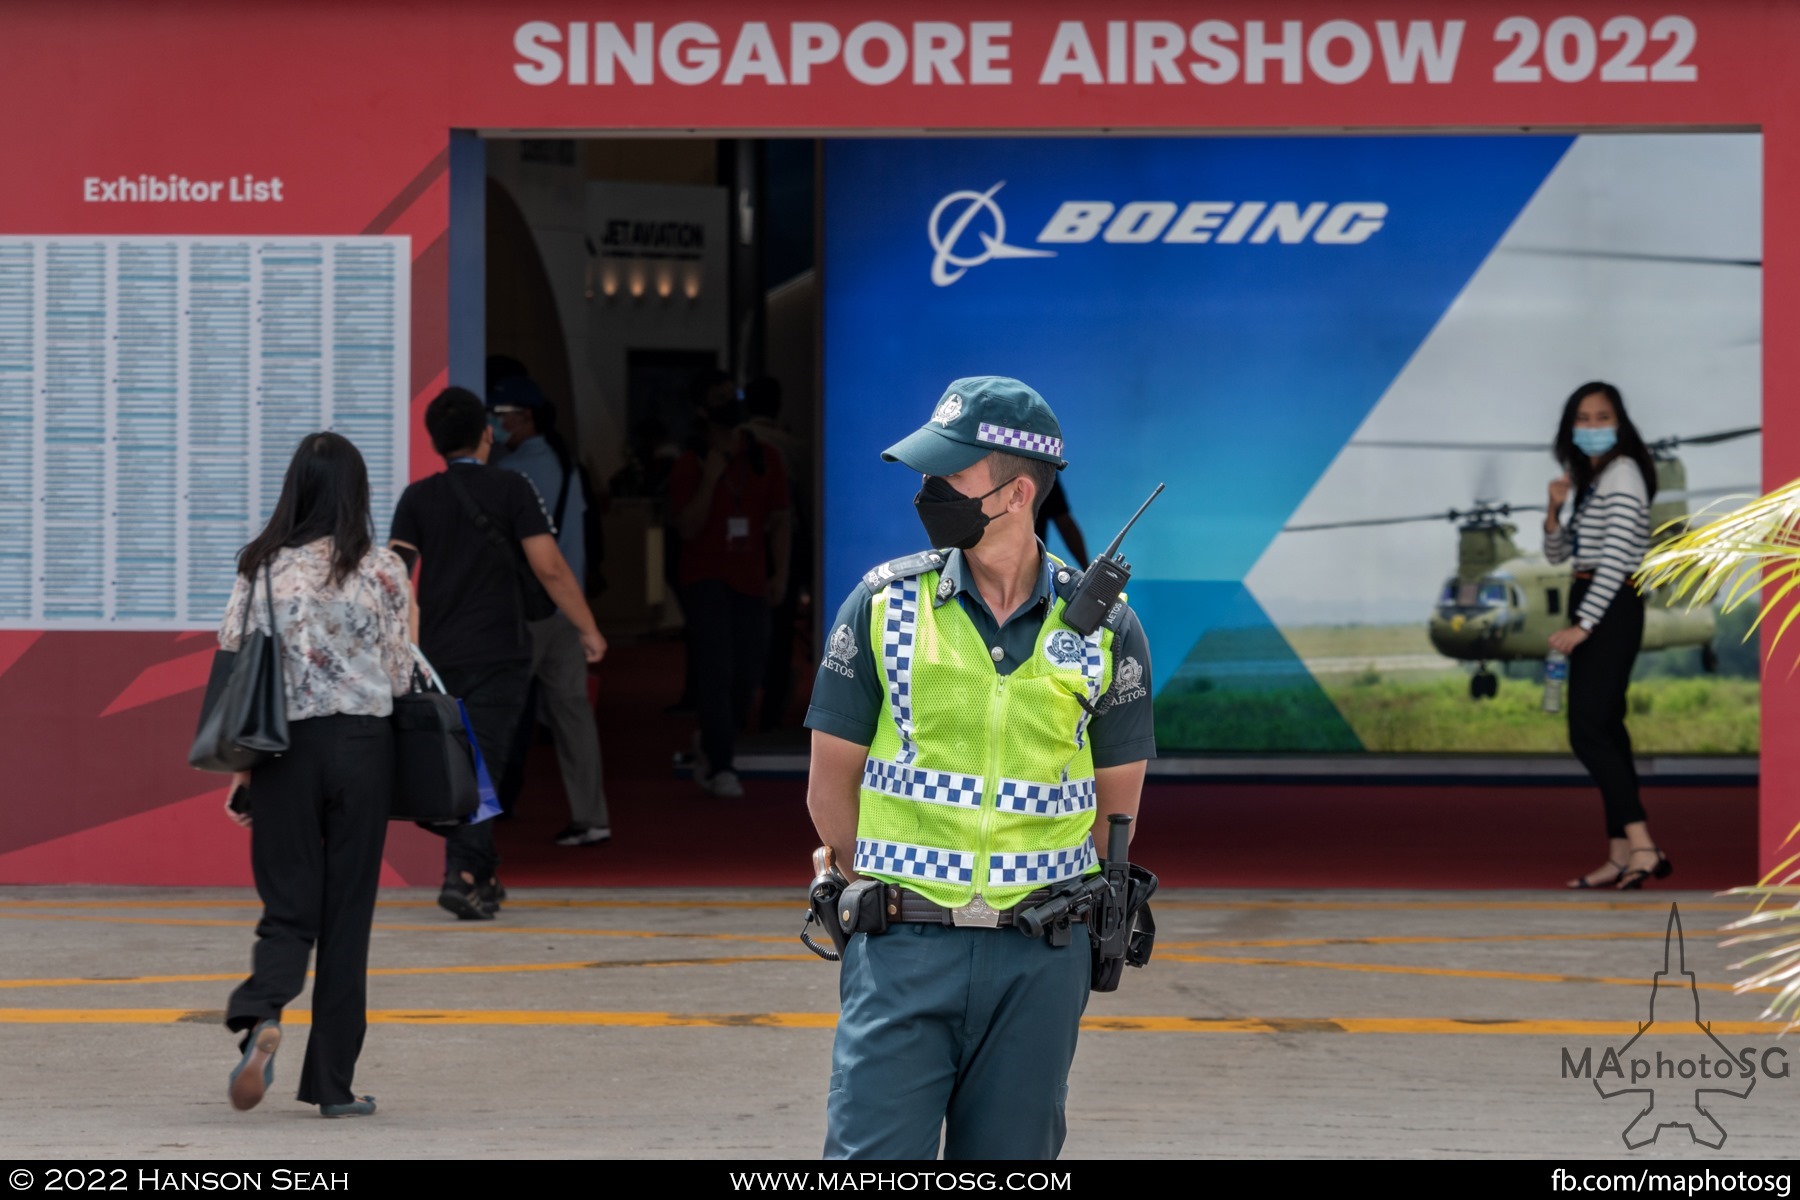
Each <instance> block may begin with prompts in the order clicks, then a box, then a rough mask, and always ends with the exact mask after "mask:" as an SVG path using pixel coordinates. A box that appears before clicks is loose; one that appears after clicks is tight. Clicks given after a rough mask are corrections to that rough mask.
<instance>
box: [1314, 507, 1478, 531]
mask: <svg viewBox="0 0 1800 1200" xmlns="http://www.w3.org/2000/svg"><path fill="white" fill-rule="evenodd" d="M1457 515H1458V514H1457V512H1456V510H1455V509H1451V510H1450V511H1448V512H1436V513H1425V514H1424V515H1422V516H1417V517H1371V518H1369V519H1368V520H1363V521H1321V522H1319V523H1318V524H1315V525H1286V526H1283V527H1282V530H1281V532H1283V533H1312V532H1314V531H1316V530H1320V529H1361V528H1365V527H1367V526H1371V525H1407V524H1410V523H1412V522H1414V521H1454V520H1456V518H1457Z"/></svg>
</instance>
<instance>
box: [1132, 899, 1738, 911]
mask: <svg viewBox="0 0 1800 1200" xmlns="http://www.w3.org/2000/svg"><path fill="white" fill-rule="evenodd" d="M1751 906H1752V902H1751V901H1748V900H1745V901H1741V902H1738V903H1724V902H1719V901H1712V900H1692V901H1683V902H1682V903H1681V907H1682V908H1683V909H1684V910H1691V911H1696V912H1743V911H1745V910H1747V909H1749V908H1750V907H1751ZM1156 907H1157V908H1158V909H1163V908H1171V909H1258V910H1261V909H1277V910H1286V909H1295V910H1299V911H1304V912H1400V911H1408V910H1415V911H1422V912H1439V911H1458V912H1462V911H1494V912H1501V911H1508V910H1518V911H1528V912H1570V911H1577V910H1578V911H1582V912H1594V911H1596V910H1597V911H1601V912H1633V913H1644V912H1663V913H1666V912H1668V911H1669V906H1668V904H1667V903H1665V902H1662V901H1657V900H1652V901H1648V902H1646V901H1633V900H1173V899H1170V900H1158V901H1157V902H1156Z"/></svg>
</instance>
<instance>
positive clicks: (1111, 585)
mask: <svg viewBox="0 0 1800 1200" xmlns="http://www.w3.org/2000/svg"><path fill="white" fill-rule="evenodd" d="M1164 486H1165V485H1164V484H1160V483H1159V484H1157V485H1156V490H1155V491H1154V492H1151V493H1150V500H1154V499H1156V498H1157V497H1158V496H1160V495H1162V490H1163V487H1164ZM1150 500H1146V501H1144V502H1143V504H1141V505H1139V506H1138V510H1137V512H1135V513H1133V514H1132V517H1131V520H1129V521H1127V522H1125V528H1123V529H1121V530H1119V536H1118V537H1116V538H1114V539H1113V540H1112V545H1110V546H1108V547H1107V548H1106V549H1105V550H1103V551H1102V552H1101V554H1100V557H1098V558H1096V559H1095V560H1094V561H1093V563H1092V564H1091V565H1090V566H1089V567H1088V569H1087V573H1086V574H1084V575H1083V576H1082V577H1081V582H1080V583H1078V584H1076V585H1075V594H1074V595H1073V596H1071V597H1069V602H1068V604H1067V605H1065V606H1064V607H1063V615H1062V619H1063V624H1064V625H1067V626H1068V627H1069V628H1070V629H1073V630H1074V631H1075V632H1076V633H1079V634H1080V635H1081V636H1082V637H1087V636H1088V635H1089V634H1091V633H1093V632H1094V630H1096V629H1098V628H1100V623H1101V622H1102V621H1104V620H1106V614H1107V613H1108V612H1110V611H1111V610H1112V606H1113V605H1115V604H1117V603H1118V602H1119V595H1120V593H1122V592H1123V591H1124V590H1125V584H1126V583H1127V582H1129V581H1130V579H1131V564H1130V563H1128V562H1126V561H1125V559H1124V558H1123V557H1122V556H1120V554H1119V543H1120V542H1123V541H1124V540H1125V535H1126V534H1128V533H1130V532H1131V527H1132V526H1133V525H1136V524H1137V519H1138V518H1139V517H1141V516H1143V515H1144V510H1145V509H1146V508H1149V507H1150Z"/></svg>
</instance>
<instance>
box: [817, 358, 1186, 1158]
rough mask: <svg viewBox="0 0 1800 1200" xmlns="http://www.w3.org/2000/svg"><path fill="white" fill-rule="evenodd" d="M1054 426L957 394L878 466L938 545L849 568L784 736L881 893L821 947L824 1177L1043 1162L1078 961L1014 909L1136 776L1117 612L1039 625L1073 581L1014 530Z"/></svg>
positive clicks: (1142, 661)
mask: <svg viewBox="0 0 1800 1200" xmlns="http://www.w3.org/2000/svg"><path fill="white" fill-rule="evenodd" d="M1062 450H1063V443H1062V428H1061V426H1060V425H1059V424H1058V423H1057V420H1056V416H1055V414H1054V413H1052V412H1051V411H1050V406H1049V405H1048V404H1046V403H1045V402H1044V399H1043V397H1042V396H1040V395H1038V393H1037V392H1035V391H1034V390H1032V389H1031V388H1030V387H1027V386H1026V385H1025V384H1023V383H1021V382H1019V381H1018V380H1016V379H1006V378H1000V377H996V376H982V377H977V378H971V379H959V380H956V381H955V382H954V383H952V384H951V385H950V387H949V390H948V391H946V392H945V393H944V396H943V398H942V399H941V400H939V401H938V404H937V407H936V409H935V410H934V411H933V412H932V414H931V419H930V420H929V421H928V422H927V423H926V424H925V425H924V426H923V427H922V428H920V429H919V430H917V431H916V432H914V433H912V434H911V435H909V436H908V437H906V438H905V439H903V440H902V441H900V442H899V443H898V444H896V445H894V446H892V447H890V448H889V449H888V450H887V451H885V452H884V453H883V454H882V458H884V459H886V460H887V461H889V462H896V461H897V462H901V463H904V464H906V465H907V466H908V467H911V468H912V469H913V470H915V471H918V472H920V473H921V474H922V475H924V476H925V480H924V485H923V487H921V488H920V490H919V493H918V495H917V496H915V497H914V500H913V503H914V505H915V506H916V507H917V509H918V512H919V519H920V520H921V522H923V524H924V526H925V533H926V536H927V538H928V539H929V540H930V544H931V545H932V546H934V547H937V549H935V550H928V551H924V552H921V553H918V554H914V555H911V556H909V557H906V558H900V559H895V560H893V561H891V562H888V563H884V564H882V565H881V566H878V567H876V568H874V569H873V570H871V571H870V572H869V573H868V574H867V575H865V576H864V577H863V580H862V582H861V583H860V584H859V585H858V586H857V587H856V588H854V589H853V590H852V591H851V593H850V597H849V599H847V600H846V601H845V602H844V604H843V607H842V608H841V609H840V610H839V612H838V617H837V620H836V622H835V623H834V625H833V632H832V633H831V635H830V637H829V639H828V641H827V648H826V655H825V658H824V661H823V662H822V664H821V666H820V670H819V676H818V682H817V684H816V686H815V688H814V691H813V701H812V707H811V709H810V710H809V711H808V713H807V716H806V724H807V726H808V728H810V729H811V730H812V731H813V741H812V770H811V777H810V780H809V783H808V790H807V806H808V808H809V809H810V810H811V813H812V818H813V823H814V825H815V826H816V827H817V829H818V831H819V836H820V838H821V840H822V841H823V842H824V844H825V845H827V846H830V847H832V848H833V849H834V851H835V852H836V855H837V858H838V861H839V863H840V864H842V865H843V866H844V867H845V868H846V869H845V874H846V876H848V877H849V878H850V879H852V880H854V879H856V878H857V877H859V876H860V877H863V878H873V879H876V880H880V881H882V882H883V883H884V884H887V885H894V887H892V888H889V889H884V890H883V891H882V892H881V893H880V895H881V897H882V907H883V908H884V909H885V910H886V911H887V913H888V914H889V915H888V916H887V917H886V918H885V919H886V921H887V922H888V928H887V929H886V930H885V932H881V933H878V934H876V933H866V932H858V933H855V934H854V935H853V936H851V937H850V939H849V941H848V943H847V944H846V945H845V947H844V952H843V964H842V968H841V975H840V981H839V992H840V997H841V1001H842V1010H843V1011H842V1016H841V1018H840V1020H839V1022H838V1028H837V1040H836V1043H835V1044H834V1046H833V1049H832V1072H831V1092H830V1097H829V1099H828V1101H827V1108H828V1115H827V1125H828V1128H827V1133H826V1140H825V1155H826V1157H827V1158H913V1159H918V1158H934V1157H936V1155H937V1153H938V1149H939V1138H940V1134H941V1135H942V1138H943V1152H944V1156H945V1157H946V1158H953V1159H964V1158H1012V1159H1044V1158H1054V1157H1056V1155H1057V1153H1058V1152H1059V1151H1060V1150H1061V1148H1062V1144H1063V1137H1064V1134H1065V1132H1066V1124H1065V1121H1064V1100H1065V1096H1066V1093H1067V1090H1068V1089H1067V1080H1068V1075H1069V1065H1070V1063H1071V1061H1072V1060H1073V1059H1074V1056H1075V1038H1076V1033H1077V1030H1078V1028H1079V1025H1080V1022H1081V1014H1082V1012H1083V1010H1084V1009H1085V1008H1086V1007H1087V997H1088V990H1089V976H1090V956H1089V951H1088V939H1087V938H1086V937H1085V936H1081V935H1082V934H1083V933H1084V932H1085V930H1083V929H1082V928H1081V927H1079V926H1077V927H1076V929H1075V934H1076V937H1075V939H1074V941H1073V944H1065V945H1055V944H1053V943H1052V941H1051V939H1048V938H1030V937H1026V936H1025V935H1024V933H1023V932H1022V931H1021V930H1020V929H1018V928H1016V927H1015V926H1014V924H1013V920H1012V918H1013V915H1014V912H1015V910H1016V909H1019V907H1020V905H1021V902H1026V903H1028V904H1033V903H1037V902H1039V901H1040V900H1041V899H1043V898H1045V897H1047V896H1048V895H1050V894H1051V892H1050V891H1049V890H1048V889H1052V888H1054V887H1055V886H1056V885H1059V884H1063V885H1065V886H1066V884H1067V883H1068V882H1072V881H1074V880H1077V879H1079V878H1080V877H1081V876H1083V875H1086V874H1090V873H1092V872H1094V871H1097V870H1099V869H1100V868H1099V859H1098V855H1097V853H1096V849H1095V844H1094V840H1093V838H1092V837H1091V836H1090V831H1091V829H1092V827H1093V826H1094V823H1095V821H1096V819H1102V825H1101V828H1105V825H1104V822H1103V818H1105V817H1106V816H1108V815H1110V814H1114V813H1123V814H1127V815H1133V816H1135V815H1136V813H1137V808H1138V798H1139V795H1140V793H1141V791H1142V787H1143V780H1144V768H1145V763H1146V760H1148V759H1150V758H1152V757H1154V756H1155V754H1156V743H1155V735H1154V731H1153V728H1152V721H1151V705H1150V701H1149V699H1148V697H1149V694H1150V653H1149V646H1148V644H1147V643H1146V641H1145V638H1144V634H1143V631H1142V630H1141V629H1140V627H1139V626H1138V623H1137V618H1136V617H1135V616H1134V615H1132V613H1131V610H1130V609H1129V608H1128V607H1126V606H1124V605H1122V604H1121V605H1119V606H1117V607H1116V608H1115V609H1114V611H1113V612H1112V613H1111V614H1110V616H1109V617H1108V620H1107V622H1106V623H1105V624H1104V625H1102V626H1101V628H1099V629H1097V630H1095V631H1094V632H1093V634H1091V635H1090V636H1088V637H1085V638H1083V637H1081V636H1080V635H1078V634H1076V633H1075V632H1074V631H1073V630H1071V629H1070V628H1069V627H1068V626H1067V625H1065V624H1063V623H1062V621H1061V619H1060V618H1061V614H1062V611H1063V607H1064V604H1065V602H1066V600H1067V598H1068V595H1069V594H1070V593H1071V592H1072V590H1073V587H1074V585H1075V583H1077V582H1078V581H1079V577H1080V571H1079V570H1078V569H1073V568H1071V567H1067V566H1064V565H1063V564H1061V563H1060V562H1058V561H1057V560H1056V559H1055V558H1053V557H1052V556H1050V555H1049V554H1047V553H1046V552H1045V550H1044V546H1043V543H1042V542H1040V541H1038V539H1037V537H1036V535H1035V533H1034V532H1033V520H1032V518H1033V515H1034V512H1035V510H1036V507H1037V505H1038V504H1040V503H1041V502H1042V501H1043V499H1044V496H1045V494H1046V493H1047V492H1048V491H1049V488H1050V484H1051V482H1052V481H1053V480H1054V479H1055V472H1056V471H1058V470H1060V469H1061V468H1062V467H1064V466H1066V465H1067V464H1066V462H1065V461H1064V459H1063V457H1062Z"/></svg>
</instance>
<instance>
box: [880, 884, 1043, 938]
mask: <svg viewBox="0 0 1800 1200" xmlns="http://www.w3.org/2000/svg"><path fill="white" fill-rule="evenodd" d="M883 892H884V894H885V904H886V907H887V913H888V922H889V923H890V924H915V925H959V926H963V927H965V928H967V927H975V928H979V929H1006V928H1009V927H1011V925H1012V924H1013V914H1014V913H1016V912H1019V911H1020V910H1022V909H1026V908H1030V907H1031V906H1032V905H1034V904H1041V903H1043V902H1044V901H1045V900H1048V899H1049V898H1050V897H1051V896H1052V895H1053V894H1054V893H1052V892H1051V890H1050V889H1049V888H1039V889H1038V890H1037V891H1035V892H1032V893H1030V894H1029V895H1027V896H1026V897H1025V898H1024V899H1022V900H1020V901H1019V902H1018V903H1017V904H1016V905H1014V906H1013V907H1011V908H1009V909H1006V910H1005V911H1001V910H999V909H995V908H991V907H989V906H988V903H987V901H986V900H983V899H982V898H981V897H980V896H976V897H975V898H974V899H973V900H970V901H969V902H968V903H967V904H965V905H963V906H962V907H960V908H945V907H944V906H943V905H941V904H933V903H932V902H931V901H930V900H927V899H926V898H925V897H923V896H921V895H919V894H918V893H917V892H914V891H909V890H907V889H906V888H903V887H899V886H897V885H895V884H891V883H890V884H888V885H887V886H886V887H885V888H883Z"/></svg>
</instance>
